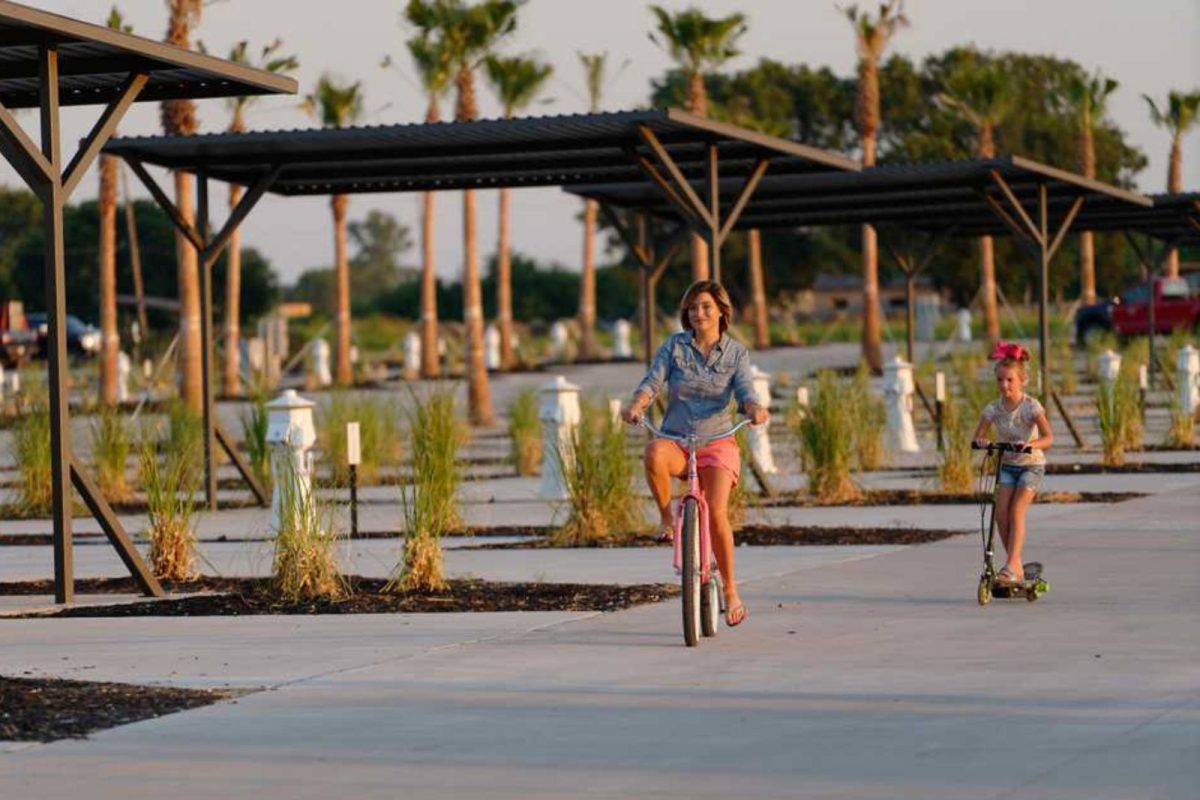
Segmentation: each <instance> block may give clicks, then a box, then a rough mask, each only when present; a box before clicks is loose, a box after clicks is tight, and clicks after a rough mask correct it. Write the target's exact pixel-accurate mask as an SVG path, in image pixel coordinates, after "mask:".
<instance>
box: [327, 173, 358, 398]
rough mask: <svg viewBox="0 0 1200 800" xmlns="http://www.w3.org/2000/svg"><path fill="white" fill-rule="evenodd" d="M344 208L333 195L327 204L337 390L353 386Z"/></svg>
mask: <svg viewBox="0 0 1200 800" xmlns="http://www.w3.org/2000/svg"><path fill="white" fill-rule="evenodd" d="M346 204H347V198H346V195H344V194H335V195H334V196H333V197H331V198H330V200H329V205H330V207H331V208H332V209H333V258H334V284H335V287H334V293H335V296H336V307H337V318H336V321H335V325H336V328H337V331H336V336H337V348H336V351H335V352H336V354H335V361H336V365H337V366H336V370H337V371H336V374H335V376H334V380H335V381H336V383H337V385H338V386H349V385H350V384H351V383H353V382H354V371H353V369H352V368H351V365H350V259H349V258H348V257H347V255H346Z"/></svg>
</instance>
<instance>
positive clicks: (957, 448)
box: [938, 395, 975, 492]
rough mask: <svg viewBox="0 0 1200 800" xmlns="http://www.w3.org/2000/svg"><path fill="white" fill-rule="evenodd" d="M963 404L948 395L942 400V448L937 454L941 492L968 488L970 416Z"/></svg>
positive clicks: (973, 425)
mask: <svg viewBox="0 0 1200 800" xmlns="http://www.w3.org/2000/svg"><path fill="white" fill-rule="evenodd" d="M964 406H965V404H963V403H961V402H960V401H958V400H955V399H954V397H953V395H950V396H947V398H946V401H945V402H944V403H943V404H942V452H941V453H939V454H938V482H939V483H940V484H941V487H942V491H944V492H967V491H970V490H971V434H972V433H974V431H975V424H974V421H973V418H972V417H970V416H969V415H968V413H967V409H966V408H965V407H964Z"/></svg>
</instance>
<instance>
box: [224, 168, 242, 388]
mask: <svg viewBox="0 0 1200 800" xmlns="http://www.w3.org/2000/svg"><path fill="white" fill-rule="evenodd" d="M241 199H242V187H240V186H238V185H237V184H230V186H229V207H230V208H231V209H233V208H237V204H238V202H239V201H240V200H241ZM225 252H226V253H227V256H226V258H227V261H226V264H225V266H226V271H225V372H224V380H223V381H222V383H223V384H224V386H225V394H226V395H228V396H230V397H236V396H237V395H239V394H241V393H242V375H241V372H242V353H241V349H240V348H241V338H242V331H241V324H240V321H239V318H240V316H241V313H242V308H241V305H242V231H241V229H240V226H239V227H238V228H235V229H234V231H233V234H232V235H230V237H229V245H228V247H227V248H226V250H225Z"/></svg>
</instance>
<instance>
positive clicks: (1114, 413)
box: [1096, 374, 1142, 466]
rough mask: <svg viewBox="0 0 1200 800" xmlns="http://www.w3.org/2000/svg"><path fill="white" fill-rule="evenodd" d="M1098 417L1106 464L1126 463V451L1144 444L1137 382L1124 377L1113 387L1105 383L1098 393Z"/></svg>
mask: <svg viewBox="0 0 1200 800" xmlns="http://www.w3.org/2000/svg"><path fill="white" fill-rule="evenodd" d="M1096 414H1097V417H1098V419H1099V423H1100V441H1101V444H1102V445H1103V448H1104V456H1103V460H1104V463H1105V464H1109V465H1114V466H1115V465H1119V464H1124V463H1125V451H1126V450H1127V449H1130V448H1132V447H1136V446H1137V444H1138V443H1140V442H1141V436H1142V422H1141V409H1140V408H1139V403H1138V389H1137V382H1136V381H1135V380H1132V379H1131V378H1130V377H1129V376H1128V375H1125V374H1123V375H1121V376H1120V377H1119V378H1117V380H1116V382H1115V383H1113V384H1111V385H1110V384H1108V383H1105V382H1103V381H1102V382H1101V383H1100V386H1099V389H1098V390H1097V392H1096Z"/></svg>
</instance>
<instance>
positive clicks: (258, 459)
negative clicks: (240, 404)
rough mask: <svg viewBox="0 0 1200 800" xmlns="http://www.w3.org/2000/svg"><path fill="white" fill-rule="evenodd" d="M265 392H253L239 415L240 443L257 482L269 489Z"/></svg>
mask: <svg viewBox="0 0 1200 800" xmlns="http://www.w3.org/2000/svg"><path fill="white" fill-rule="evenodd" d="M267 415H268V412H267V393H266V392H265V391H256V392H253V393H252V394H251V396H250V407H249V408H248V409H246V410H245V411H243V412H242V414H241V416H240V417H239V419H240V421H241V423H242V443H243V444H244V445H245V447H246V458H247V460H248V461H249V462H250V469H251V471H252V472H253V473H254V477H256V478H258V482H259V484H261V485H262V486H263V488H264V489H266V490H267V491H271V486H272V481H273V478H272V477H271V450H270V447H269V446H268V445H267V427H268V417H267Z"/></svg>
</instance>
